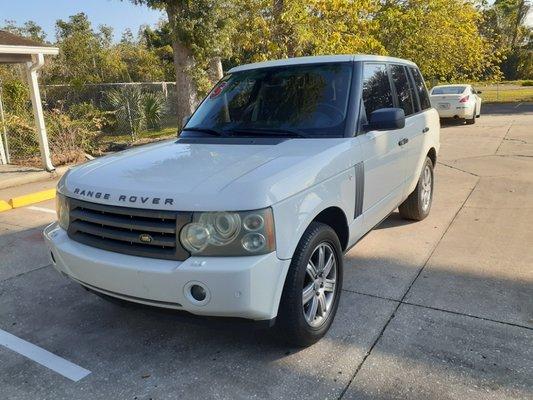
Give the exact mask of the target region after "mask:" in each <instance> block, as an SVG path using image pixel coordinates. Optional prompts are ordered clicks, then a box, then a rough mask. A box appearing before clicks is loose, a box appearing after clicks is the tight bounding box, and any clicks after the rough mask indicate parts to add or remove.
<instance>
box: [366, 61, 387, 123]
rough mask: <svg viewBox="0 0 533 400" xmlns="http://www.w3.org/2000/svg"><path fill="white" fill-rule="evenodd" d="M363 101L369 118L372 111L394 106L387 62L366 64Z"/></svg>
mask: <svg viewBox="0 0 533 400" xmlns="http://www.w3.org/2000/svg"><path fill="white" fill-rule="evenodd" d="M363 103H364V106H365V111H366V115H367V118H368V117H370V114H371V113H372V111H375V110H379V109H380V108H390V107H394V105H393V103H392V92H391V87H390V81H389V76H388V74H387V66H386V65H385V64H364V67H363Z"/></svg>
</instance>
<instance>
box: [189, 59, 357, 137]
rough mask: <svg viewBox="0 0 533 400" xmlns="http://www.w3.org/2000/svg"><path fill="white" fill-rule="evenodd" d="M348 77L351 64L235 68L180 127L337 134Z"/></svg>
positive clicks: (255, 132)
mask: <svg viewBox="0 0 533 400" xmlns="http://www.w3.org/2000/svg"><path fill="white" fill-rule="evenodd" d="M351 76H352V64H351V63H335V64H320V65H309V66H302V65H297V66H288V67H287V66H285V67H275V68H260V69H254V70H247V71H241V72H236V73H234V74H230V75H228V76H226V77H225V78H223V79H222V81H221V82H219V83H218V84H217V86H215V88H214V89H213V90H212V91H211V93H210V94H209V95H208V96H207V97H206V99H205V100H204V101H203V102H202V104H201V105H200V107H198V110H197V111H196V112H195V113H194V115H193V116H192V117H191V119H190V121H189V123H187V126H186V127H185V129H184V131H185V132H186V131H187V129H190V128H196V129H211V130H218V131H222V132H224V133H226V134H227V135H235V136H238V135H242V136H250V135H253V136H257V135H265V136H268V135H269V134H273V133H276V131H277V133H278V134H280V133H282V132H280V131H281V130H291V131H297V132H298V133H299V134H303V135H305V136H313V135H315V136H322V137H323V136H325V135H327V136H342V135H343V134H344V127H345V119H346V113H347V108H348V95H349V93H350V83H351Z"/></svg>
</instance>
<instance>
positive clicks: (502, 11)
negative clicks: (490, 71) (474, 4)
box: [483, 0, 533, 79]
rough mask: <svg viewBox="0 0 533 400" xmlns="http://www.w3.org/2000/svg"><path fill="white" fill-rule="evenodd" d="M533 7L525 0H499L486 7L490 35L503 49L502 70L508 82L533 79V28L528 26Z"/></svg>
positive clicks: (484, 10)
mask: <svg viewBox="0 0 533 400" xmlns="http://www.w3.org/2000/svg"><path fill="white" fill-rule="evenodd" d="M530 8H531V5H530V4H529V3H528V2H527V1H525V0H496V1H494V4H493V5H492V6H487V5H485V7H484V8H483V14H484V16H485V18H486V19H487V20H488V21H490V27H491V31H490V32H489V35H491V38H492V40H493V41H494V42H495V43H497V44H498V46H499V47H500V48H501V49H503V54H504V55H505V59H504V61H503V62H502V64H501V69H502V72H503V73H504V75H505V77H506V78H507V79H531V78H532V77H533V41H532V38H533V29H532V28H531V27H529V26H526V25H525V19H526V17H527V15H528V12H529V10H530Z"/></svg>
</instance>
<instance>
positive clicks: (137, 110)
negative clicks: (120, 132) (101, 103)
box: [107, 86, 146, 140]
mask: <svg viewBox="0 0 533 400" xmlns="http://www.w3.org/2000/svg"><path fill="white" fill-rule="evenodd" d="M107 102H108V104H109V106H110V107H111V108H112V109H113V111H114V113H115V117H116V119H117V124H118V125H119V127H121V126H124V127H127V128H128V129H129V134H130V135H131V139H132V140H135V139H136V138H137V137H138V135H139V132H140V131H141V130H143V129H144V127H145V126H146V118H145V113H144V104H143V95H142V92H141V90H140V89H139V88H138V87H137V86H125V87H123V88H121V89H113V90H111V91H110V92H109V93H107Z"/></svg>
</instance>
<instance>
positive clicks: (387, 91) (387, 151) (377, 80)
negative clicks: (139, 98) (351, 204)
mask: <svg viewBox="0 0 533 400" xmlns="http://www.w3.org/2000/svg"><path fill="white" fill-rule="evenodd" d="M363 107H364V110H362V111H364V112H362V114H363V115H365V114H366V116H367V118H368V117H369V116H370V114H371V113H372V112H373V111H375V110H378V109H380V108H391V107H394V103H393V96H392V90H391V86H390V79H389V76H388V69H387V65H386V64H385V63H364V65H363ZM400 132H401V130H391V131H368V132H365V133H363V134H361V135H359V136H358V139H359V143H360V146H361V151H362V153H363V159H364V162H363V169H364V177H365V179H364V195H363V207H362V211H363V215H364V224H365V226H366V228H367V229H370V228H372V227H374V226H375V225H376V224H378V223H379V222H380V221H381V220H382V219H383V218H385V217H386V216H387V214H388V213H390V211H391V210H392V209H393V208H394V207H396V206H397V205H398V202H399V201H400V199H401V197H402V195H403V183H404V179H405V171H404V168H403V166H402V152H403V148H402V146H401V145H399V143H398V142H399V141H400V139H401V137H400Z"/></svg>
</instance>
